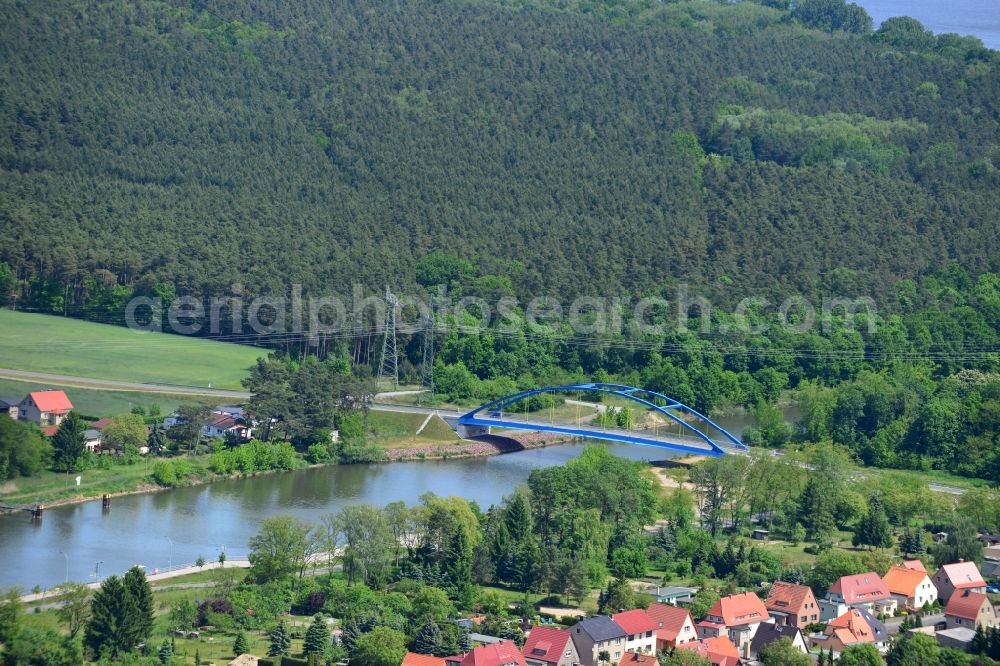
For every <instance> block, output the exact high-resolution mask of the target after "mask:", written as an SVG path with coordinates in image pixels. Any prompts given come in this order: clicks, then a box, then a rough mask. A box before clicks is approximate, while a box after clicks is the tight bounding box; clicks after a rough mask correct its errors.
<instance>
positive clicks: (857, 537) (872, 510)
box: [851, 494, 892, 548]
mask: <svg viewBox="0 0 1000 666" xmlns="http://www.w3.org/2000/svg"><path fill="white" fill-rule="evenodd" d="M851 541H852V543H853V544H854V545H855V546H872V547H873V548H889V547H891V546H892V527H890V526H889V519H888V517H886V515H885V507H884V506H883V505H882V498H881V496H879V495H877V494H876V495H874V496H873V497H872V498H871V504H869V506H868V513H866V514H865V517H864V518H862V519H861V522H860V523H858V527H857V529H856V530H855V531H854V537H853V538H852V539H851Z"/></svg>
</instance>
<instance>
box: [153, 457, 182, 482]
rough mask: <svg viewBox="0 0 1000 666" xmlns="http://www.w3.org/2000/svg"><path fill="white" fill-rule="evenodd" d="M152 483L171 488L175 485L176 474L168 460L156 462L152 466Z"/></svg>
mask: <svg viewBox="0 0 1000 666" xmlns="http://www.w3.org/2000/svg"><path fill="white" fill-rule="evenodd" d="M153 481H156V483H157V484H158V485H161V486H166V487H168V488H169V487H171V486H175V485H177V473H176V472H175V471H174V465H173V463H171V462H170V461H169V460H158V461H156V463H155V464H154V465H153Z"/></svg>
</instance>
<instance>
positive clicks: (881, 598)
mask: <svg viewBox="0 0 1000 666" xmlns="http://www.w3.org/2000/svg"><path fill="white" fill-rule="evenodd" d="M819 606H820V621H821V622H829V621H830V620H833V619H834V618H837V617H841V616H842V615H843V614H844V613H846V612H847V610H848V609H850V608H864V609H867V610H875V611H876V612H878V613H885V614H886V615H892V614H894V613H895V612H896V601H895V600H894V599H893V598H892V595H891V594H889V588H887V587H886V586H885V583H883V582H882V577H881V576H879V575H878V574H877V573H875V572H874V571H869V572H867V573H861V574H855V575H853V576H843V577H841V578H840V579H839V580H837V582H835V583H834V584H833V585H831V586H830V589H829V590H827V592H826V598H825V599H823V600H822V601H820V602H819Z"/></svg>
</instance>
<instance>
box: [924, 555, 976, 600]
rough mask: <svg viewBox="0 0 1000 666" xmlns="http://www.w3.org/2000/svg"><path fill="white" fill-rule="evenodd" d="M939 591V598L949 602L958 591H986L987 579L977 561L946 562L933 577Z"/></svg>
mask: <svg viewBox="0 0 1000 666" xmlns="http://www.w3.org/2000/svg"><path fill="white" fill-rule="evenodd" d="M931 580H933V581H934V586H935V587H936V588H937V591H938V599H940V600H941V603H943V604H947V603H948V600H949V599H951V595H952V594H954V593H955V592H957V591H960V590H961V591H964V590H971V591H973V592H984V593H985V592H986V581H985V580H983V576H982V574H981V573H979V567H977V566H976V563H975V562H955V563H954V564H946V565H944V566H943V567H941V568H940V569H938V570H937V572H936V573H935V574H934V576H933V577H932V579H931Z"/></svg>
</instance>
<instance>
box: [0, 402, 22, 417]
mask: <svg viewBox="0 0 1000 666" xmlns="http://www.w3.org/2000/svg"><path fill="white" fill-rule="evenodd" d="M20 404H21V399H20V398H0V415H2V414H6V415H7V416H9V417H10V418H12V419H16V418H17V406H18V405H20Z"/></svg>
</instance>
